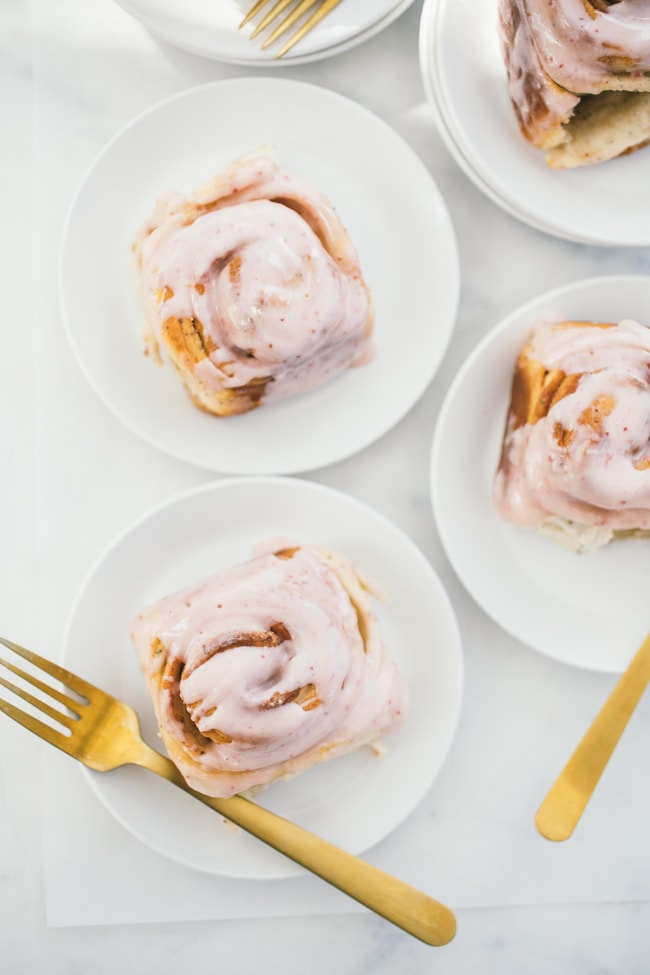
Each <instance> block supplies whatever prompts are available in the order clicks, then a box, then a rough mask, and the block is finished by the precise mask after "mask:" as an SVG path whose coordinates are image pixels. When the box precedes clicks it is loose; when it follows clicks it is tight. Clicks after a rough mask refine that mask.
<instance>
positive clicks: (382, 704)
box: [131, 546, 408, 797]
mask: <svg viewBox="0 0 650 975" xmlns="http://www.w3.org/2000/svg"><path fill="white" fill-rule="evenodd" d="M131 636H132V639H133V643H134V645H135V647H136V649H137V652H138V655H139V658H140V662H141V665H142V667H143V670H144V674H145V676H146V680H147V683H148V687H149V690H150V692H151V696H152V700H153V705H154V709H155V712H156V717H157V720H158V725H159V728H160V734H161V737H162V740H163V743H164V744H165V746H166V748H167V751H168V753H169V755H170V757H171V758H172V760H173V761H174V763H175V764H176V765H177V767H178V768H179V770H180V771H181V773H182V774H183V776H184V777H185V779H186V781H187V782H188V784H189V785H190V786H191V787H192V788H194V789H196V790H197V791H200V792H202V793H205V794H207V795H211V796H220V797H223V796H229V795H233V794H235V793H241V792H244V791H247V790H250V789H252V788H256V787H261V786H264V785H267V784H268V783H270V782H272V781H274V780H275V779H279V778H286V777H289V776H293V775H295V774H296V773H299V772H302V771H304V770H305V769H307V768H309V767H311V766H313V765H315V764H317V763H319V762H322V761H323V760H325V759H330V758H333V757H334V756H337V755H341V754H343V753H345V752H349V751H350V750H351V749H354V748H357V747H359V746H360V745H363V744H371V743H374V742H377V741H378V739H379V738H380V736H382V735H383V734H385V733H387V732H390V731H393V730H395V729H397V728H398V727H399V726H400V724H401V722H402V720H403V717H404V714H405V711H406V709H407V697H408V694H407V689H406V686H405V683H404V681H403V679H402V678H401V676H400V674H399V672H398V670H397V668H396V665H395V663H394V662H393V660H392V659H391V657H390V656H389V654H388V651H387V650H386V647H385V646H384V644H383V642H382V638H381V635H380V633H379V628H378V621H377V617H376V615H375V613H374V611H373V608H372V606H371V603H370V599H369V594H368V588H367V584H366V583H365V582H364V581H363V579H362V578H361V576H360V575H359V573H358V572H357V570H356V569H355V568H353V566H352V565H351V564H350V563H348V562H347V561H346V560H345V559H343V558H341V557H340V556H338V555H336V554H333V553H331V552H328V551H325V550H322V549H317V548H312V547H308V546H300V547H290V548H284V549H278V550H276V551H272V552H267V553H264V554H261V555H257V556H255V557H253V558H252V559H250V560H248V561H247V562H245V563H243V564H240V565H237V566H234V567H232V568H229V569H226V570H224V571H221V572H218V573H217V574H215V575H213V576H212V577H210V578H208V579H205V580H203V581H201V582H199V583H197V584H195V585H190V586H188V587H187V588H185V589H183V590H182V591H180V592H177V593H175V594H173V595H170V596H166V597H164V598H162V599H160V600H159V601H157V602H156V603H154V604H153V605H150V606H149V607H147V608H145V609H144V610H143V611H142V612H141V613H140V614H139V615H138V617H137V618H136V620H135V621H134V623H133V625H132V629H131Z"/></svg>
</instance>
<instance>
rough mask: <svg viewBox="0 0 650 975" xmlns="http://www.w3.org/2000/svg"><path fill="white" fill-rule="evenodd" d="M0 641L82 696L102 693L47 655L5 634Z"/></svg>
mask: <svg viewBox="0 0 650 975" xmlns="http://www.w3.org/2000/svg"><path fill="white" fill-rule="evenodd" d="M0 643H1V644H3V645H4V646H5V647H7V649H8V650H13V652H14V653H16V654H18V656H19V657H22V658H23V659H24V660H27V661H29V663H30V664H34V666H35V667H38V668H39V669H40V670H43V671H45V673H46V674H49V675H50V677H54V678H55V679H56V680H59V681H61V683H62V684H66V685H67V686H68V687H69V688H71V690H73V691H75V693H76V694H80V695H81V697H85V698H88V697H89V696H90V695H91V694H93V693H99V694H101V693H102V692H101V691H100V690H99V688H97V687H95V686H94V685H93V684H89V683H88V681H86V680H82V679H81V677H77V675H76V674H73V673H71V671H69V670H66V669H65V667H60V666H59V664H55V663H54V662H53V661H52V660H47V659H46V658H45V657H39V655H38V654H37V653H34V651H33V650H27V648H26V647H21V646H20V644H18V643H14V642H13V641H12V640H7V639H6V637H3V636H0ZM46 690H47V691H49V688H47V687H46ZM75 703H76V702H75Z"/></svg>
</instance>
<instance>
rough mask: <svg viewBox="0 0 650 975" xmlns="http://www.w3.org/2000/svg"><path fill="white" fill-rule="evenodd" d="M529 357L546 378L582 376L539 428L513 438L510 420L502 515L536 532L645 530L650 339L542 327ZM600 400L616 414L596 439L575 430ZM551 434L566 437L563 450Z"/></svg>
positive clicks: (500, 480) (636, 327)
mask: <svg viewBox="0 0 650 975" xmlns="http://www.w3.org/2000/svg"><path fill="white" fill-rule="evenodd" d="M526 351H527V354H528V355H529V357H530V358H532V359H533V360H535V361H539V362H541V363H543V364H544V365H545V366H546V367H547V368H550V369H556V368H557V369H562V370H563V371H564V372H566V374H567V375H572V374H574V373H581V374H582V375H581V378H580V381H579V383H578V386H577V389H576V390H575V392H573V393H571V394H569V395H567V396H565V397H564V398H562V399H560V400H559V401H558V402H557V403H555V404H554V405H553V406H552V407H551V409H550V410H549V412H548V414H547V415H546V416H545V417H543V418H542V419H539V420H537V422H535V423H526V424H523V425H521V426H519V427H516V428H514V423H513V422H512V418H511V419H510V421H509V426H508V429H507V430H506V436H505V441H504V448H505V456H504V460H505V463H503V464H502V465H501V467H500V469H499V471H498V472H497V475H496V479H495V486H494V488H495V490H494V493H495V501H496V505H497V509H498V511H499V512H500V514H501V515H502V516H503V517H504V518H506V519H508V520H511V521H515V522H517V523H519V524H523V525H529V526H534V527H539V526H540V525H541V524H542V523H543V522H544V520H545V519H546V518H547V516H549V515H559V516H560V517H562V518H566V519H569V520H571V521H573V522H576V523H579V524H586V525H597V526H600V525H603V526H607V527H609V528H611V529H613V530H622V529H634V528H640V529H644V530H645V529H650V466H645V464H646V463H648V464H649V465H650V329H648V328H645V327H644V326H643V325H640V324H638V323H637V322H633V321H629V320H626V321H622V322H621V323H620V324H619V325H617V326H612V327H609V328H598V327H595V326H581V327H558V326H557V325H554V324H552V323H548V322H541V323H539V324H538V325H537V326H536V328H535V330H534V333H533V336H532V340H531V345H530V346H529V347H528V348H527V350H526ZM598 397H611V398H612V400H613V408H612V409H611V412H603V415H602V418H601V422H602V430H600V431H599V432H598V433H596V432H595V431H594V429H593V427H592V426H590V425H588V424H586V423H584V422H582V423H581V422H578V420H579V417H581V415H582V414H584V411H585V410H588V409H589V407H590V406H591V405H592V404H593V403H594V401H595V400H597V399H598ZM609 402H610V403H611V400H609ZM558 425H559V426H558ZM558 429H562V430H567V431H569V430H570V431H572V432H573V439H572V440H571V442H570V444H569V445H565V446H563V445H562V443H561V442H559V440H558V437H557V431H558Z"/></svg>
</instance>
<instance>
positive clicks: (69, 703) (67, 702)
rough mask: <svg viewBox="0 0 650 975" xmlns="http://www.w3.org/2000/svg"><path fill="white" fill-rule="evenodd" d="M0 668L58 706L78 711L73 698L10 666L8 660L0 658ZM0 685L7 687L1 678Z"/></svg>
mask: <svg viewBox="0 0 650 975" xmlns="http://www.w3.org/2000/svg"><path fill="white" fill-rule="evenodd" d="M0 666H2V667H5V668H6V669H7V670H10V671H11V673H12V674H15V675H16V677H20V679H21V680H24V681H27V683H29V684H31V685H32V687H36V688H37V689H38V690H39V691H41V692H42V693H43V694H46V695H47V696H48V697H53V698H54V699H55V700H56V701H58V702H59V703H60V704H63V705H64V706H65V707H66V708H69V709H70V710H71V711H78V709H79V701H76V700H75V699H74V698H73V697H70V696H69V695H68V694H64V693H63V692H62V691H60V690H59V689H58V688H57V687H52V685H51V684H45V683H44V682H43V681H42V680H39V679H38V677H36V675H35V674H30V673H29V672H28V671H26V670H21V669H20V667H16V665H15V664H11V663H9V661H8V660H3V659H2V658H0ZM0 683H2V684H4V686H5V687H8V686H9V685H8V683H7V681H5V680H3V679H2V677H0ZM86 700H87V698H86ZM31 703H33V702H31ZM82 703H83V702H82ZM57 713H58V714H61V713H62V712H60V711H59V712H57Z"/></svg>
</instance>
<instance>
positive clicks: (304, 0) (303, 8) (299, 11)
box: [262, 0, 318, 49]
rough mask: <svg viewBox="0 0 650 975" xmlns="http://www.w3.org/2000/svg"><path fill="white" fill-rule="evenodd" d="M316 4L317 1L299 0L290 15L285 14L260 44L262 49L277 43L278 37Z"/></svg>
mask: <svg viewBox="0 0 650 975" xmlns="http://www.w3.org/2000/svg"><path fill="white" fill-rule="evenodd" d="M281 2H282V0H280V3H281ZM316 3H318V0H300V3H299V4H298V5H297V6H296V7H294V8H293V10H292V11H291V13H290V14H287V16H286V17H285V18H284V20H281V21H280V23H279V24H278V26H277V27H276V28H275V29H274V30H273V31H272V32H271V33H270V34H269V36H268V37H267V38H266V40H265V41H264V43H263V44H262V49H264V48H266V47H268V46H269V44H273V42H274V41H277V39H278V37H281V36H282V34H284V33H285V31H288V30H289V28H290V27H291V26H292V25H293V24H295V22H296V21H297V20H298V19H299V18H300V17H302V15H303V14H304V13H306V12H307V11H308V10H311V8H312V7H313V6H314V5H315V4H316ZM285 6H286V3H285ZM278 12H279V11H278Z"/></svg>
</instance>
